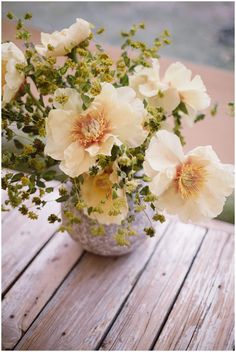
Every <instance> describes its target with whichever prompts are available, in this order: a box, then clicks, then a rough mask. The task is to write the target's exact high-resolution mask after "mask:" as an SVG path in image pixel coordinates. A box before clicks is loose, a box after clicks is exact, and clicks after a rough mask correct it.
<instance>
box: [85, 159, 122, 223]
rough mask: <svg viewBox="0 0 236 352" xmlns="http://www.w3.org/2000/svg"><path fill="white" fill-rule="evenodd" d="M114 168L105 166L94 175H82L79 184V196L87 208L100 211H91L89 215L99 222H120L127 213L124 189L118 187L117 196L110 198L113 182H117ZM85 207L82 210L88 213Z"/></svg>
mask: <svg viewBox="0 0 236 352" xmlns="http://www.w3.org/2000/svg"><path fill="white" fill-rule="evenodd" d="M118 182H119V180H118V176H117V171H116V168H115V167H114V166H113V168H107V169H106V170H105V171H104V172H103V173H102V174H100V175H96V176H90V175H86V174H85V175H84V182H83V184H81V197H82V199H83V201H84V202H85V204H86V206H87V208H89V207H93V208H97V209H98V210H100V211H96V212H92V213H91V214H90V215H89V216H90V217H91V218H92V219H95V220H97V221H98V222H99V223H101V224H105V225H109V224H118V225H119V224H120V223H121V221H122V220H124V219H125V218H126V216H127V214H128V210H129V208H128V203H127V198H126V194H125V191H124V190H123V189H118V190H117V191H116V193H117V196H118V197H117V198H116V199H113V198H112V192H113V188H112V186H113V184H114V183H118ZM87 208H86V209H85V210H84V212H85V213H86V215H88V211H87Z"/></svg>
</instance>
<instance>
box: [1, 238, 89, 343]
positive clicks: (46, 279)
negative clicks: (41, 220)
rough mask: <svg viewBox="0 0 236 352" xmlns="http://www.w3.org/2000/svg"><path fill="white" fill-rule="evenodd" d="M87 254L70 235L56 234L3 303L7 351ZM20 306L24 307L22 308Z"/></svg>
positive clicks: (17, 340) (3, 329) (3, 327)
mask: <svg viewBox="0 0 236 352" xmlns="http://www.w3.org/2000/svg"><path fill="white" fill-rule="evenodd" d="M83 253H84V252H83V251H82V249H81V247H80V246H79V244H78V243H76V242H75V241H74V240H72V238H71V237H70V236H69V235H68V234H67V233H63V234H62V233H56V234H55V235H54V236H53V237H52V238H51V240H49V241H48V243H47V245H46V246H44V248H43V250H42V251H41V252H40V253H39V254H38V256H37V257H35V258H34V261H32V263H31V264H30V265H29V266H28V267H27V269H26V270H25V271H24V273H23V274H22V276H21V277H20V278H19V280H18V281H17V282H16V283H15V285H14V286H13V287H12V288H11V289H10V290H9V291H8V293H7V294H6V296H5V298H4V300H3V302H2V335H3V337H2V341H3V347H4V348H7V349H12V348H14V347H15V345H16V344H17V343H18V342H19V340H20V339H21V338H22V336H23V335H24V333H25V332H26V331H27V330H28V328H29V327H30V326H31V324H32V323H33V321H34V320H35V319H36V318H37V316H38V315H39V314H40V312H41V311H42V309H43V308H44V306H45V305H46V304H47V303H48V302H49V301H50V299H51V297H53V295H54V294H55V293H56V291H57V290H58V289H59V287H60V286H61V285H62V283H63V282H64V280H66V278H67V276H68V275H69V274H70V272H71V271H72V270H73V269H74V267H75V266H76V265H77V264H78V262H79V260H80V259H81V258H82V256H83ZM29 283H30V285H29ZM19 302H22V303H21V304H20V305H19Z"/></svg>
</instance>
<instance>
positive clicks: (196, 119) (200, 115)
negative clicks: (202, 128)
mask: <svg viewBox="0 0 236 352" xmlns="http://www.w3.org/2000/svg"><path fill="white" fill-rule="evenodd" d="M204 117H205V114H199V115H197V116H196V117H195V120H194V122H195V123H196V122H198V121H201V120H203V119H204Z"/></svg>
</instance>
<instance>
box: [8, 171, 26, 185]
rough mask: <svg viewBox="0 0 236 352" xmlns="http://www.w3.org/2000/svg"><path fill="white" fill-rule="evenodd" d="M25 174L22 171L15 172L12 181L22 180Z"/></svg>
mask: <svg viewBox="0 0 236 352" xmlns="http://www.w3.org/2000/svg"><path fill="white" fill-rule="evenodd" d="M23 176H24V174H23V173H22V172H19V173H18V174H15V175H14V176H13V177H12V178H11V183H13V182H17V181H20V179H21V178H22V177H23Z"/></svg>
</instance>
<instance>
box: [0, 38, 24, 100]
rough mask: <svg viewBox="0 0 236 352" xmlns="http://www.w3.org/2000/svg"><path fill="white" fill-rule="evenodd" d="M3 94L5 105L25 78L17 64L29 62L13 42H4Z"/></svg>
mask: <svg viewBox="0 0 236 352" xmlns="http://www.w3.org/2000/svg"><path fill="white" fill-rule="evenodd" d="M1 52H2V95H3V105H5V104H6V103H9V102H10V101H11V100H12V99H13V98H14V97H15V95H16V93H17V92H18V91H19V89H20V87H21V85H22V84H23V82H24V80H25V76H24V74H23V73H22V72H19V71H18V70H17V69H16V64H23V65H24V64H25V65H26V64H27V61H26V59H25V56H24V54H23V52H22V51H21V50H20V49H19V48H18V47H17V46H16V45H15V44H14V43H12V42H9V43H3V44H2V49H1Z"/></svg>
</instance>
